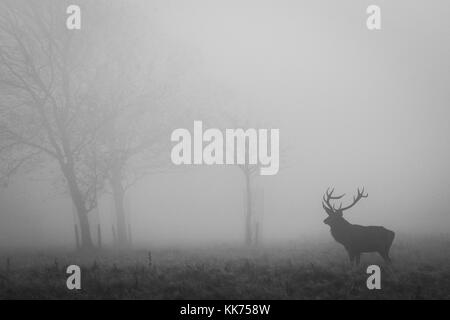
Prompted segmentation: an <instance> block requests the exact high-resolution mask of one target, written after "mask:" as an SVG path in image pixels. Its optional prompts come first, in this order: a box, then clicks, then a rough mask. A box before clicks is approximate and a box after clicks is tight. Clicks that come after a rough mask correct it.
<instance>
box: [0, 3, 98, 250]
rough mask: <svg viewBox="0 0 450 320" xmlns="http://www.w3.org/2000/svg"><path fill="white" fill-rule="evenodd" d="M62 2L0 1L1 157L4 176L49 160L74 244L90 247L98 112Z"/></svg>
mask: <svg viewBox="0 0 450 320" xmlns="http://www.w3.org/2000/svg"><path fill="white" fill-rule="evenodd" d="M63 5H64V3H60V2H56V1H46V2H45V3H42V2H39V4H38V3H36V2H32V1H15V2H11V1H3V2H2V3H1V7H0V91H1V92H0V93H1V98H0V99H1V100H0V137H1V138H0V143H1V146H0V155H1V157H2V161H1V164H2V170H3V178H4V179H9V178H10V177H11V176H12V175H13V174H14V173H16V172H17V171H18V170H20V169H21V168H24V167H26V166H28V167H32V168H38V167H36V164H37V163H41V161H43V160H47V159H51V160H53V161H54V163H56V165H57V166H58V167H59V169H60V170H59V171H60V173H61V174H62V176H63V177H64V179H65V182H66V186H67V189H68V191H69V193H70V196H71V199H72V201H73V204H74V206H75V208H76V213H77V217H78V219H79V224H80V231H81V243H82V247H83V248H92V247H93V243H92V239H91V234H90V229H89V220H88V213H89V212H90V211H91V210H92V209H93V208H95V207H96V205H97V191H98V189H99V187H100V186H101V184H102V183H103V181H104V178H103V175H104V170H103V168H101V166H99V162H98V161H97V157H98V152H97V147H96V146H95V145H94V142H95V140H96V134H97V132H98V130H99V129H100V128H101V126H102V120H103V119H102V118H103V117H101V116H100V115H99V113H98V112H97V110H96V109H93V108H92V106H93V105H92V104H91V103H88V99H89V96H88V95H87V94H86V88H87V87H89V84H90V81H91V80H92V77H91V72H90V70H91V69H90V65H89V63H90V62H92V61H91V60H90V59H87V58H86V55H87V53H88V52H87V51H86V47H85V46H84V45H83V43H86V42H88V41H87V39H86V38H85V37H86V34H83V33H79V34H74V33H73V32H71V31H69V30H67V29H66V28H64V26H65V20H64V18H65V16H64V15H61V12H65V10H64V7H63ZM47 163H48V162H45V164H46V165H48V164H47Z"/></svg>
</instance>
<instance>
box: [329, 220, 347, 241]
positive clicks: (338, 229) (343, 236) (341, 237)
mask: <svg viewBox="0 0 450 320" xmlns="http://www.w3.org/2000/svg"><path fill="white" fill-rule="evenodd" d="M350 226H351V223H350V222H348V221H347V220H345V219H342V221H339V222H337V223H334V224H333V225H332V226H330V231H331V235H332V236H333V238H334V240H336V241H337V242H339V243H341V244H343V245H345V243H346V242H347V239H348V236H349V228H350Z"/></svg>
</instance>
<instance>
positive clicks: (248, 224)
mask: <svg viewBox="0 0 450 320" xmlns="http://www.w3.org/2000/svg"><path fill="white" fill-rule="evenodd" d="M244 174H245V189H246V205H247V207H246V212H245V244H246V245H247V246H250V245H252V240H253V235H252V211H253V210H252V190H251V185H250V172H247V171H246V172H244Z"/></svg>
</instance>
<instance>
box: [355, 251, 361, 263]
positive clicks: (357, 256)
mask: <svg viewBox="0 0 450 320" xmlns="http://www.w3.org/2000/svg"><path fill="white" fill-rule="evenodd" d="M355 257H356V262H355V264H356V266H359V262H360V261H361V253H357V254H356V255H355Z"/></svg>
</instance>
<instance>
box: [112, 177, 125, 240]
mask: <svg viewBox="0 0 450 320" xmlns="http://www.w3.org/2000/svg"><path fill="white" fill-rule="evenodd" d="M111 187H112V190H113V198H114V209H115V212H116V219H117V220H116V230H117V245H118V246H119V247H126V246H127V244H128V240H127V225H126V222H125V208H124V198H125V190H124V188H123V185H122V178H121V176H120V172H118V170H114V172H113V173H112V176H111Z"/></svg>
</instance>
